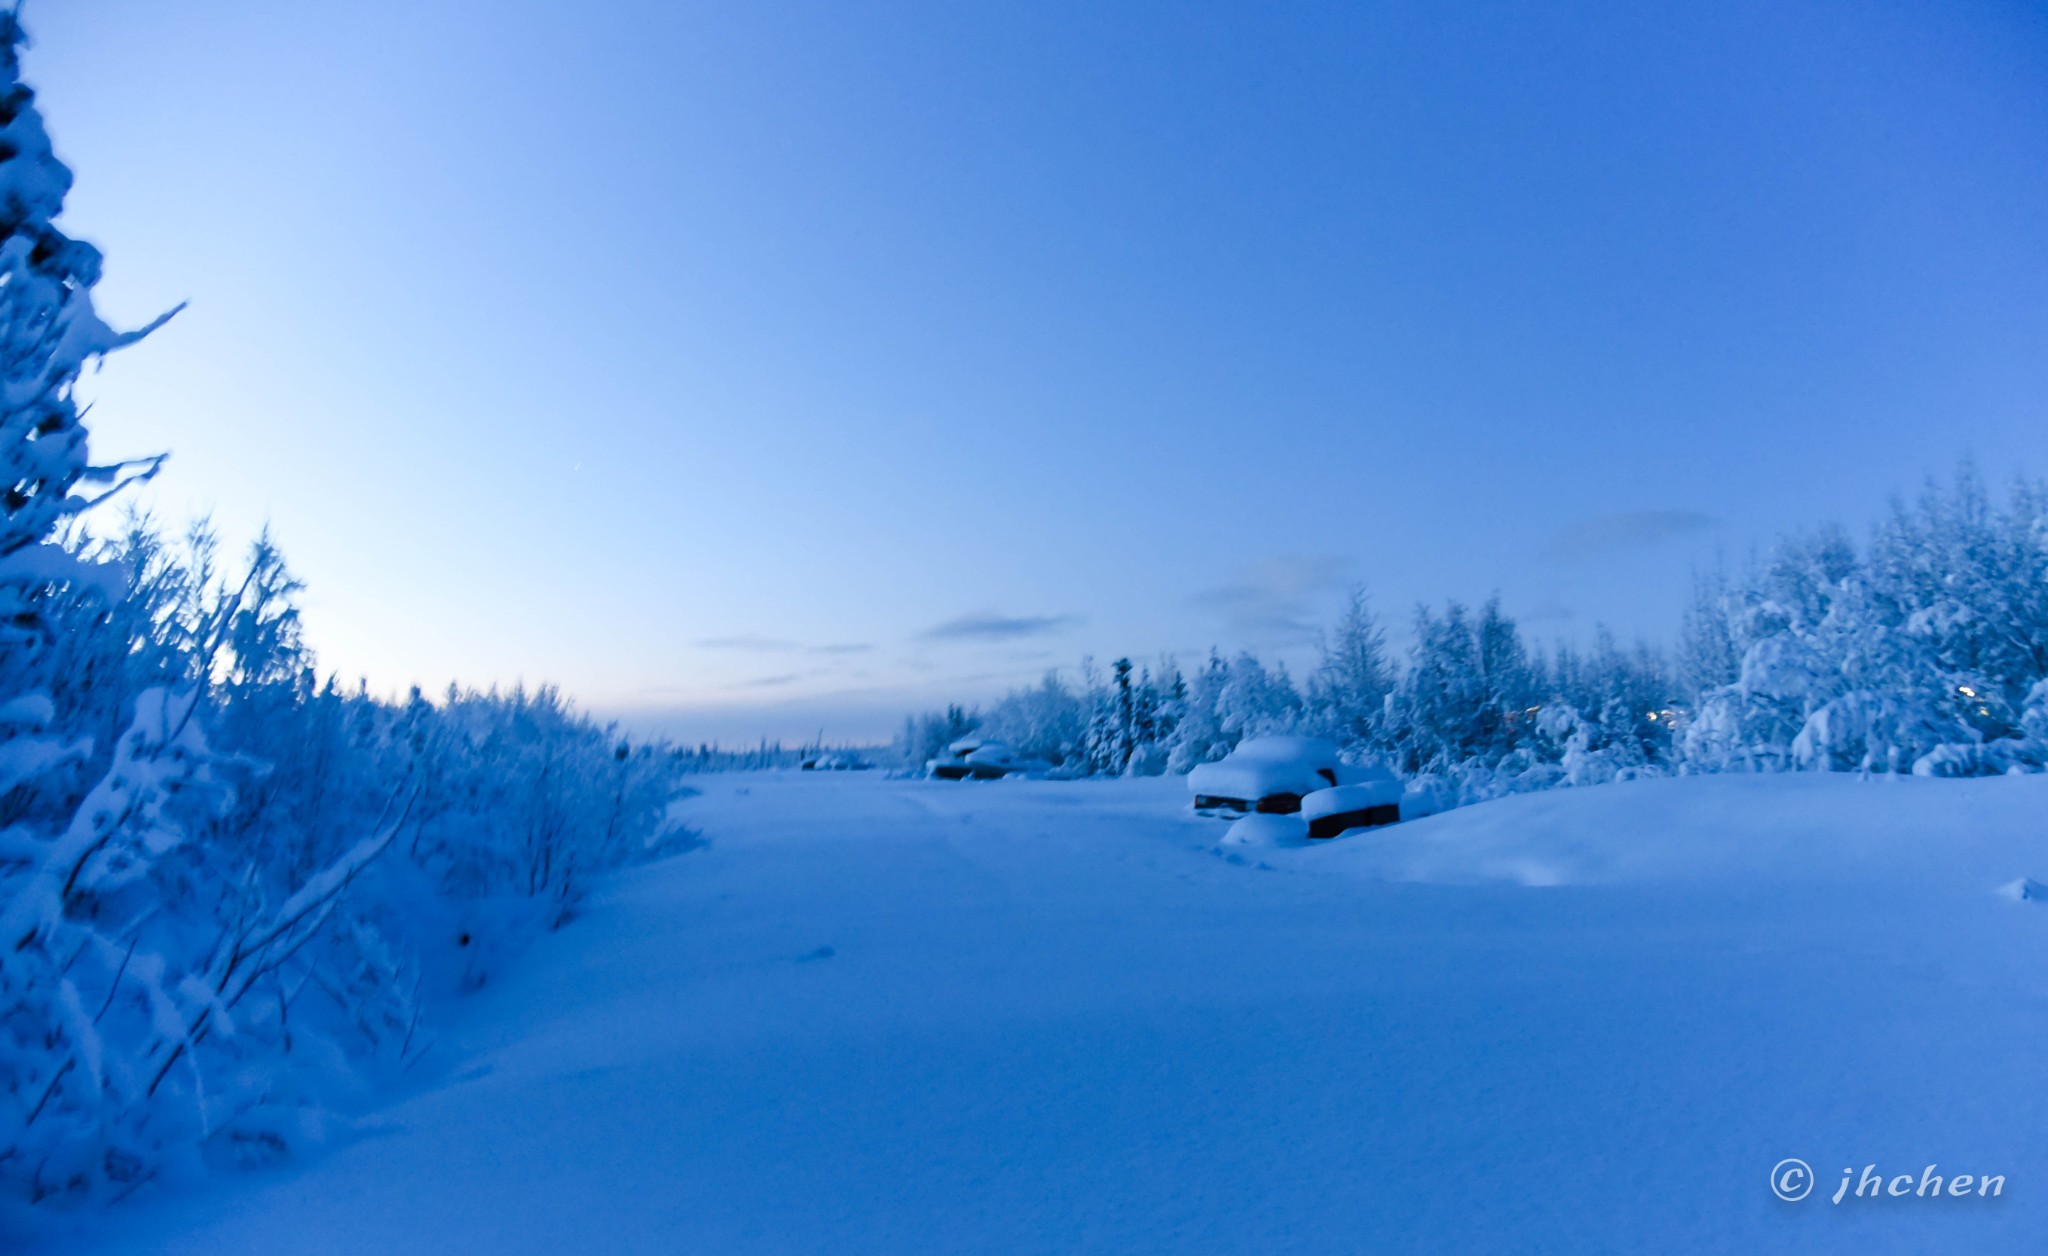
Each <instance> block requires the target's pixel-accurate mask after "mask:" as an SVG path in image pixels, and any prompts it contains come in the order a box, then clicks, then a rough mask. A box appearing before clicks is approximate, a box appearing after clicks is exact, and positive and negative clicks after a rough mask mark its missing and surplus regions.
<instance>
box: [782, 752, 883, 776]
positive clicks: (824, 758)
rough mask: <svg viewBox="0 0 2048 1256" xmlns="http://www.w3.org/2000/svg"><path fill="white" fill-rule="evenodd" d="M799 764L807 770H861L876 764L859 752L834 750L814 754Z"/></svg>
mask: <svg viewBox="0 0 2048 1256" xmlns="http://www.w3.org/2000/svg"><path fill="white" fill-rule="evenodd" d="M799 766H801V767H802V768H803V770H804V771H806V772H861V771H865V770H867V769H868V768H871V767H873V766H874V765H873V764H871V763H869V762H868V761H867V760H865V759H863V758H861V757H860V756H859V755H857V754H847V753H845V752H844V751H834V752H832V753H830V754H818V755H812V756H811V757H810V758H808V759H805V760H804V761H803V763H802V764H801V765H799Z"/></svg>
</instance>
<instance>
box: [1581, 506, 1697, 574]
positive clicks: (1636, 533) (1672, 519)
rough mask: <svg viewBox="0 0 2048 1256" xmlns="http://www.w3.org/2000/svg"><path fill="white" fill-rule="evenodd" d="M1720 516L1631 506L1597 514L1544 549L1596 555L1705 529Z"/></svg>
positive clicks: (1586, 555)
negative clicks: (1635, 508) (1627, 508)
mask: <svg viewBox="0 0 2048 1256" xmlns="http://www.w3.org/2000/svg"><path fill="white" fill-rule="evenodd" d="M1719 522H1720V520H1718V519H1716V518H1714V516H1712V515H1710V514H1707V513H1705V512H1704V511H1698V510H1629V511H1623V512H1621V513H1618V514H1612V515H1596V516H1595V517H1593V518H1591V519H1587V520H1585V521H1583V522H1580V523H1575V524H1573V525H1572V526H1571V527H1569V528H1566V529H1564V530H1563V531H1562V532H1559V533H1558V534H1557V535H1556V536H1555V537H1553V538H1552V539H1551V542H1550V544H1549V546H1548V547H1547V548H1546V549H1545V550H1544V553H1545V555H1546V556H1548V557H1549V558H1551V559H1554V560H1557V561H1560V562H1570V561H1573V560H1576V559H1584V558H1596V557H1598V556H1600V555H1602V554H1611V553H1614V552H1615V551H1617V550H1625V549H1638V548H1641V547H1643V546H1646V545H1655V544H1657V543H1658V542H1659V541H1667V540H1670V539H1671V538H1672V537H1675V536H1686V535H1688V534H1690V533H1694V532H1704V531H1706V530H1707V529H1709V528H1711V527H1713V526H1714V525H1715V524H1716V523H1719Z"/></svg>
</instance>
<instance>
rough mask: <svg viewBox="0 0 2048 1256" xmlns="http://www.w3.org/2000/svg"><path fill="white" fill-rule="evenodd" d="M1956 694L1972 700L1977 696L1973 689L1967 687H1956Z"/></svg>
mask: <svg viewBox="0 0 2048 1256" xmlns="http://www.w3.org/2000/svg"><path fill="white" fill-rule="evenodd" d="M1956 692H1957V693H1959V694H1961V695H1963V696H1964V697H1965V698H1974V697H1976V696H1977V691H1976V690H1975V689H1972V688H1970V687H1969V686H1968V685H1957V686H1956Z"/></svg>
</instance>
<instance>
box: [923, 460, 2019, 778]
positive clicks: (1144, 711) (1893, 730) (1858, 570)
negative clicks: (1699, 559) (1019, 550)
mask: <svg viewBox="0 0 2048 1256" xmlns="http://www.w3.org/2000/svg"><path fill="white" fill-rule="evenodd" d="M1413 630H1414V631H1413V644H1412V645H1411V646H1410V647H1409V648H1408V649H1407V651H1405V653H1404V654H1402V655H1399V656H1397V655H1396V654H1395V653H1394V652H1393V651H1391V650H1390V649H1389V647H1388V644H1387V635H1386V632H1385V630H1384V628H1383V626H1382V624H1381V622H1380V620H1379V619H1378V617H1377V616H1376V614H1375V612H1374V610H1373V607H1372V605H1371V603H1370V601H1369V600H1368V598H1367V596H1366V594H1365V593H1364V591H1362V590H1360V591H1355V592H1354V593H1353V594H1352V595H1351V597H1350V599H1349V601H1348V602H1347V604H1346V605H1345V607H1344V609H1343V611H1342V613H1341V614H1340V615H1339V617H1338V619H1337V621H1336V623H1335V624H1334V625H1333V626H1332V627H1331V628H1330V630H1329V631H1328V633H1327V634H1326V637H1325V640H1324V642H1323V647H1322V650H1321V657H1320V660H1319V662H1318V664H1317V665H1316V666H1315V668H1314V669H1313V670H1312V671H1310V672H1309V674H1308V675H1307V676H1305V677H1303V678H1302V679H1301V680H1300V681H1298V682H1297V681H1296V680H1295V679H1294V678H1293V677H1292V676H1290V675H1289V674H1288V672H1287V669H1286V668H1285V667H1284V666H1268V665H1267V664H1265V663H1263V662H1261V661H1260V660H1259V659H1258V658H1257V657H1256V656H1255V655H1253V654H1251V653H1248V652H1247V653H1241V654H1237V655H1235V656H1231V657H1225V656H1223V655H1221V654H1218V653H1213V652H1212V653H1211V654H1210V655H1209V657H1208V658H1207V659H1206V660H1204V661H1203V662H1202V663H1201V664H1200V665H1198V666H1196V667H1193V668H1188V669H1184V668H1183V667H1182V666H1181V665H1180V663H1179V662H1178V661H1177V660H1175V659H1172V658H1166V659H1161V660H1159V661H1158V662H1156V663H1154V664H1151V665H1140V666H1134V665H1133V663H1132V662H1131V660H1130V659H1128V658H1123V659H1118V660H1116V662H1115V663H1114V664H1113V665H1112V667H1111V668H1110V670H1109V671H1108V672H1107V673H1104V672H1102V671H1100V670H1099V669H1097V668H1096V667H1095V666H1093V665H1092V664H1091V663H1084V664H1083V666H1082V667H1081V669H1080V674H1079V680H1078V683H1070V682H1068V681H1066V680H1064V679H1062V678H1061V677H1060V676H1059V675H1058V674H1056V673H1055V674H1049V675H1047V676H1046V677H1045V678H1044V679H1043V680H1042V681H1041V682H1040V683H1039V684H1037V685H1034V686H1030V687H1027V688H1022V689H1017V690H1013V691H1011V692H1010V693H1008V694H1006V695H1004V696H1003V697H1002V698H1001V699H999V700H998V701H996V702H994V703H992V704H990V705H989V706H988V707H987V708H986V709H983V710H970V709H967V708H965V707H963V706H957V705H956V706H953V707H950V708H948V709H947V710H944V711H938V712H929V713H926V714H923V715H919V716H913V717H911V718H910V719H909V720H908V721H907V722H906V725H905V727H904V730H903V732H902V734H901V736H900V737H899V739H898V746H899V748H900V750H901V751H902V753H903V755H904V756H905V758H907V759H909V760H911V761H913V762H918V763H921V762H923V761H924V760H926V759H929V758H931V757H933V756H935V755H936V754H938V753H939V751H940V750H942V749H943V748H944V747H945V746H946V745H947V744H948V743H950V742H951V741H953V740H955V739H957V738H960V737H963V736H967V735H969V734H979V735H982V736H988V737H993V738H998V739H1001V740H1003V741H1005V742H1007V743H1009V744H1010V745H1011V746H1012V747H1014V748H1015V749H1016V750H1018V751H1019V752H1021V753H1022V754H1024V755H1026V756H1028V757H1032V758H1038V759H1043V760H1045V761H1047V762H1050V763H1054V764H1059V765H1061V766H1062V767H1063V768H1064V769H1065V770H1066V771H1067V772H1069V773H1072V774H1075V775H1082V776H1122V775H1148V774H1153V773H1160V772H1186V771H1187V770H1188V769H1190V768H1192V767H1194V766H1195V765H1196V764H1199V763H1206V762H1209V761H1211V760H1214V759H1219V758H1221V757H1222V756H1223V755H1225V754H1227V753H1228V752H1229V751H1230V749H1231V748H1232V747H1233V746H1235V745H1236V744H1237V743H1238V742H1239V741H1240V740H1242V739H1244V738H1246V737H1252V736H1259V735H1262V734H1270V733H1289V732H1300V733H1311V734H1315V735H1318V736H1324V737H1328V738H1330V739H1332V740H1334V741H1335V742H1337V743H1338V744H1339V745H1340V746H1341V747H1343V748H1344V750H1345V751H1346V752H1347V753H1349V754H1350V755H1351V756H1352V757H1354V758H1358V759H1373V760H1377V761H1380V762H1383V763H1386V764H1387V765H1389V766H1391V767H1393V768H1394V769H1395V770H1397V771H1398V772H1400V773H1402V774H1403V775H1404V776H1406V777H1407V778H1409V779H1410V780H1420V781H1422V782H1423V783H1424V784H1425V785H1428V786H1431V787H1434V788H1435V790H1436V792H1437V793H1438V795H1439V797H1440V800H1441V801H1442V802H1443V803H1444V804H1445V805H1455V804H1457V803H1466V802H1476V801H1482V800H1485V799H1488V798H1497V797H1501V796H1503V795H1506V794H1512V793H1521V792H1525V791H1528V790H1534V789H1546V788H1550V787H1553V786H1559V785H1592V784H1599V783H1602V782H1605V781H1613V780H1626V779H1631V778H1635V777H1642V776H1658V775H1668V774H1678V773H1688V772H1728V771H1750V772H1775V771H1829V772H1843V771H1853V772H1871V773H1902V772H1903V773H1916V774H1919V775H1923V776H1928V775H1931V776H1981V775H1988V774H1992V773H2000V772H2008V771H2039V770H2041V769H2042V767H2043V766H2044V765H2048V488H2044V486H2043V485H2041V484H2039V483H2036V482H2029V481H2024V480H2020V481H2015V482H2014V483H2013V484H2012V485H2011V487H2010V488H2009V490H2008V491H2007V492H2006V494H2005V497H2004V499H2003V501H1998V500H1996V499H1995V498H1994V496H1993V495H1992V494H1991V493H1990V492H1989V491H1988V490H1987V489H1986V488H1985V486H1984V484H1983V483H1982V481H1981V479H1980V477H1979V476H1978V474H1977V472H1976V470H1975V469H1974V468H1973V467H1971V466H1969V465H1967V464H1966V465H1964V466H1962V467H1961V468H1959V469H1958V470H1957V472H1956V474H1955V476H1954V477H1953V479H1952V480H1951V481H1950V482H1949V483H1948V484H1946V485H1942V484H1936V483H1933V482H1930V483H1929V484H1928V485H1927V486H1926V488H1925V489H1924V490H1923V491H1922V492H1921V494H1920V495H1919V497H1918V498H1917V499H1916V500H1913V501H1906V500H1903V499H1901V500H1897V501H1894V502H1892V503H1891V506H1890V509H1889V511H1888V512H1887V513H1886V514H1885V516H1884V518H1883V519H1882V521H1881V522H1879V523H1878V524H1877V525H1876V526H1875V527H1873V528H1871V529H1870V530H1869V532H1868V533H1867V535H1866V536H1864V537H1863V538H1862V539H1861V541H1860V543H1859V541H1858V540H1857V539H1855V538H1853V537H1852V536H1851V535H1850V534H1849V533H1848V532H1847V531H1846V530H1845V529H1843V528H1841V527H1837V526H1828V527H1822V528H1818V529H1815V530H1814V531H1811V532H1809V533H1806V534H1803V535H1797V536H1787V537H1784V538H1781V539H1780V540H1779V541H1778V542H1777V544H1776V545H1775V546H1773V547H1772V548H1771V550H1770V551H1769V553H1768V555H1767V556H1763V557H1759V558H1758V559H1756V560H1755V561H1753V562H1751V563H1750V564H1749V566H1748V567H1747V568H1745V569H1744V570H1742V571H1740V572H1739V573H1735V574H1731V573H1729V572H1728V571H1725V570H1716V571H1713V572H1710V573H1707V574H1704V575H1701V576H1699V577H1698V578H1697V579H1696V580H1695V588H1694V594H1693V597H1692V601H1691V605H1690V606H1689V607H1688V608H1687V609H1686V611H1685V614H1684V617H1683V620H1682V622H1681V624H1680V625H1679V631H1678V634H1677V646H1676V649H1675V650H1672V651H1666V650H1662V649H1657V648H1654V647H1652V646H1650V645H1648V644H1644V643H1637V644H1635V645H1633V646H1628V647H1624V646H1622V645H1620V644H1618V643H1617V642H1616V641H1615V640H1614V639H1613V637H1612V636H1611V635H1610V634H1609V633H1607V632H1606V631H1605V630H1601V631H1599V632H1597V633H1596V635H1595V638H1594V641H1593V644H1592V646H1591V647H1590V648H1586V649H1580V648H1575V647H1573V646H1570V645H1554V646H1550V647H1548V648H1541V647H1537V646H1533V645H1531V644H1530V643H1529V641H1528V640H1527V639H1526V638H1525V636H1524V634H1523V633H1522V631H1521V629H1520V627H1519V626H1518V625H1517V624H1516V623H1515V621H1514V620H1513V619H1512V618H1511V617H1510V616H1509V615H1508V614H1507V613H1506V612H1505V611H1504V610H1503V609H1502V608H1501V605H1500V602H1499V599H1498V598H1494V599H1490V600H1488V601H1487V602H1485V603H1484V604H1483V605H1481V606H1480V607H1479V608H1478V609H1477V610H1474V609H1472V608H1469V607H1467V606H1465V605H1463V604H1461V603H1459V602H1455V601H1454V602H1451V603H1449V604H1447V605H1446V606H1445V607H1444V608H1443V609H1442V610H1441V611H1439V610H1435V609H1433V608H1430V607H1427V606H1419V607H1417V608H1416V610H1415V613H1414V624H1413Z"/></svg>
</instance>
